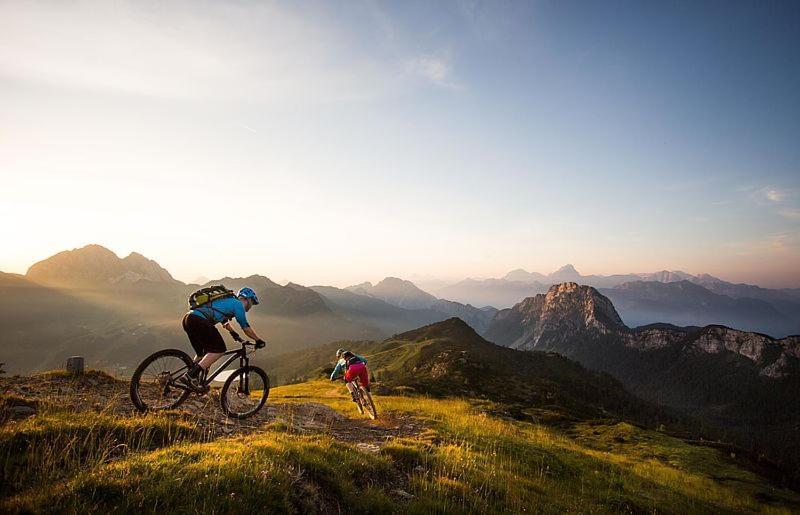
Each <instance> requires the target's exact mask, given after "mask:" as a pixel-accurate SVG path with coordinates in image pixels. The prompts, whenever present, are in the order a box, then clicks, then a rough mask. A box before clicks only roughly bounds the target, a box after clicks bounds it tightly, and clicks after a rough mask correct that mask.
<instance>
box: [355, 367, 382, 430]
mask: <svg viewBox="0 0 800 515" xmlns="http://www.w3.org/2000/svg"><path fill="white" fill-rule="evenodd" d="M350 382H351V383H352V384H353V386H355V390H356V407H357V408H358V412H359V413H361V414H362V415H363V414H364V409H366V410H367V415H368V416H369V418H371V419H372V420H375V419H376V418H378V410H376V409H375V403H374V402H372V394H371V393H369V392H368V391H367V390H366V389H365V388H364V387H363V386H361V382H360V381H359V380H358V377H356V378H355V379H353V380H352V381H350Z"/></svg>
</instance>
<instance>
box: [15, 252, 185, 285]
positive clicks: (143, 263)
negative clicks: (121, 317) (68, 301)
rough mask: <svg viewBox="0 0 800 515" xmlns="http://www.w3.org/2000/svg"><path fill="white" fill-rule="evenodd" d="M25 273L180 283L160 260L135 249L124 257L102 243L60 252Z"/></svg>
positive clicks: (78, 280)
mask: <svg viewBox="0 0 800 515" xmlns="http://www.w3.org/2000/svg"><path fill="white" fill-rule="evenodd" d="M26 277H28V278H29V279H31V280H32V281H35V282H37V283H40V284H44V285H51V286H63V287H102V286H108V285H113V284H120V283H122V284H124V283H137V282H141V281H146V282H155V283H169V284H178V283H179V281H176V280H175V279H173V277H172V276H171V275H170V273H169V272H167V271H166V270H165V269H164V268H162V267H161V266H160V265H159V264H158V263H156V262H155V261H153V260H150V259H147V258H146V257H144V256H142V255H141V254H138V253H136V252H132V253H130V254H129V255H128V256H126V257H125V258H119V257H118V256H117V255H116V254H114V253H113V252H111V251H110V250H108V249H107V248H105V247H102V246H100V245H87V246H85V247H82V248H79V249H74V250H67V251H64V252H59V253H58V254H56V255H54V256H52V257H49V258H47V259H45V260H42V261H39V262H38V263H35V264H33V265H32V266H31V267H30V268H29V269H28V272H27V274H26Z"/></svg>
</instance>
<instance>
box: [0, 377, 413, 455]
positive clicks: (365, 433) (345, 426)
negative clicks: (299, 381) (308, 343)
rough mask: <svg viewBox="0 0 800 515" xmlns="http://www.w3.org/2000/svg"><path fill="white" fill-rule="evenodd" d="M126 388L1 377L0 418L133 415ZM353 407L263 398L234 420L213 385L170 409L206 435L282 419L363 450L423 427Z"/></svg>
mask: <svg viewBox="0 0 800 515" xmlns="http://www.w3.org/2000/svg"><path fill="white" fill-rule="evenodd" d="M128 388H129V385H128V383H127V382H125V381H120V380H118V379H115V378H113V377H111V376H109V375H107V374H104V373H102V372H88V373H86V374H83V375H80V376H74V377H73V376H69V375H66V374H63V373H58V372H54V373H46V374H39V375H34V376H12V377H0V423H14V421H15V420H19V419H23V418H26V417H30V416H34V415H36V414H37V413H44V412H47V411H48V410H67V411H74V412H86V411H94V412H97V413H106V414H116V415H120V416H138V415H139V414H138V412H137V411H136V409H135V408H134V407H133V405H132V404H131V401H130V398H129V393H128ZM353 413H354V418H348V417H346V416H344V415H342V414H341V413H339V412H338V411H336V410H334V409H332V408H330V407H328V406H325V405H322V404H317V403H271V402H269V400H268V401H267V405H266V406H265V407H264V409H262V410H261V411H260V412H259V413H258V414H256V415H254V416H253V417H251V418H249V419H246V420H234V419H230V418H228V417H227V416H226V415H225V414H224V413H223V412H222V410H221V409H220V407H219V397H218V392H217V391H216V390H215V389H212V391H211V392H210V393H208V394H206V395H202V396H198V395H192V396H191V397H190V398H189V399H188V400H187V401H186V402H185V403H184V404H183V405H181V406H180V407H179V408H177V409H175V410H173V411H171V412H170V414H173V415H174V416H176V417H182V418H184V419H188V420H192V421H196V423H197V424H198V426H199V427H200V428H202V429H203V430H204V432H205V433H206V436H207V438H209V439H215V438H219V437H225V436H235V435H238V434H249V433H254V432H259V431H261V430H262V429H263V427H264V426H265V425H266V424H270V423H283V424H286V425H287V426H288V427H290V428H291V429H292V430H293V431H296V432H298V433H307V434H314V433H318V434H327V435H330V436H332V437H334V438H336V439H339V440H342V441H345V442H349V443H352V444H355V445H357V446H358V447H359V448H361V449H362V450H364V451H368V452H377V451H378V450H379V449H380V447H381V446H382V445H383V444H384V443H386V442H388V441H390V440H392V439H393V438H396V437H412V436H416V435H418V434H420V433H421V432H422V431H424V430H425V427H424V425H423V424H422V422H420V421H419V420H417V419H414V418H411V417H409V416H407V415H397V414H391V413H383V414H381V417H379V419H378V420H375V421H373V420H369V419H367V418H366V417H364V418H360V417H357V411H356V409H355V407H353Z"/></svg>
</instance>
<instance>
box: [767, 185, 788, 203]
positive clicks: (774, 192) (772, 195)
mask: <svg viewBox="0 0 800 515" xmlns="http://www.w3.org/2000/svg"><path fill="white" fill-rule="evenodd" d="M764 196H765V197H766V198H767V200H769V201H770V202H781V201H783V199H784V198H786V192H785V191H781V190H778V189H775V188H767V189H765V190H764Z"/></svg>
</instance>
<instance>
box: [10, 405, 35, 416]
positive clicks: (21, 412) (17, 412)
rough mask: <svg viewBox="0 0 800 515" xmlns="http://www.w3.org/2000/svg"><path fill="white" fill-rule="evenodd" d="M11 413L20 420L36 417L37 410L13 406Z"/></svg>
mask: <svg viewBox="0 0 800 515" xmlns="http://www.w3.org/2000/svg"><path fill="white" fill-rule="evenodd" d="M11 412H12V413H13V414H14V416H15V417H19V418H23V417H32V416H33V415H36V408H32V407H30V406H13V407H12V408H11Z"/></svg>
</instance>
